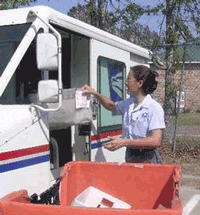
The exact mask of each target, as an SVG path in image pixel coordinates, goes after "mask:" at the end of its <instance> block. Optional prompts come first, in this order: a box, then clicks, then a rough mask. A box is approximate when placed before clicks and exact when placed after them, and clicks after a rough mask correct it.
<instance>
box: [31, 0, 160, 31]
mask: <svg viewBox="0 0 200 215" xmlns="http://www.w3.org/2000/svg"><path fill="white" fill-rule="evenodd" d="M133 1H135V3H137V4H140V5H141V6H147V5H156V4H158V3H160V2H163V0H150V1H149V0H133ZM78 3H80V4H84V3H85V1H84V0H49V1H48V0H37V2H36V3H32V4H30V6H36V5H46V6H49V7H51V8H53V9H55V10H57V11H60V12H62V13H65V14H66V13H67V12H69V10H70V9H71V8H72V7H74V6H77V4H78ZM121 3H122V4H123V0H121ZM160 21H161V20H160V17H157V18H155V17H154V18H153V17H142V18H141V19H140V20H139V23H140V24H142V25H148V26H149V29H150V30H151V31H156V32H159V27H158V26H159V23H160Z"/></svg>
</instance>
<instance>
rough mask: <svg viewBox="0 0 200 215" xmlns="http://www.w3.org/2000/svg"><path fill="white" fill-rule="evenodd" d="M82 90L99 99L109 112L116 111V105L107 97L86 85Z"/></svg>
mask: <svg viewBox="0 0 200 215" xmlns="http://www.w3.org/2000/svg"><path fill="white" fill-rule="evenodd" d="M82 89H83V90H84V93H85V94H92V95H93V96H94V97H95V98H96V99H98V100H99V101H100V102H101V104H102V105H103V107H104V108H106V109H107V110H110V111H115V110H116V106H115V103H114V102H113V101H111V100H110V99H109V98H107V97H106V96H103V95H101V94H100V93H98V92H97V91H95V90H94V89H92V88H91V87H89V86H88V85H85V86H84V87H83V88H82Z"/></svg>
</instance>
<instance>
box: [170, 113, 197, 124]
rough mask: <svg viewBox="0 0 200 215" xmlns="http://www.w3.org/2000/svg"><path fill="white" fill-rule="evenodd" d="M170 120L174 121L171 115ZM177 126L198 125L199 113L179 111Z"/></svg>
mask: <svg viewBox="0 0 200 215" xmlns="http://www.w3.org/2000/svg"><path fill="white" fill-rule="evenodd" d="M171 122H172V123H173V124H174V123H175V116H172V117H171ZM178 125H179V126H200V113H181V114H179V117H178Z"/></svg>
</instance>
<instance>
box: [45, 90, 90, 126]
mask: <svg viewBox="0 0 200 215" xmlns="http://www.w3.org/2000/svg"><path fill="white" fill-rule="evenodd" d="M81 93H82V90H81V89H80V88H79V89H77V88H72V89H64V90H63V92H62V96H63V100H62V106H61V108H60V109H59V110H57V111H51V112H49V113H48V117H49V126H50V128H53V129H64V128H67V127H69V126H72V125H76V124H81V123H84V122H90V121H92V108H91V102H90V97H88V96H83V97H81V98H79V99H82V100H77V99H78V98H76V96H77V95H78V96H80V95H81ZM76 103H77V104H76ZM57 106H58V104H56V103H49V104H48V107H49V108H54V107H57Z"/></svg>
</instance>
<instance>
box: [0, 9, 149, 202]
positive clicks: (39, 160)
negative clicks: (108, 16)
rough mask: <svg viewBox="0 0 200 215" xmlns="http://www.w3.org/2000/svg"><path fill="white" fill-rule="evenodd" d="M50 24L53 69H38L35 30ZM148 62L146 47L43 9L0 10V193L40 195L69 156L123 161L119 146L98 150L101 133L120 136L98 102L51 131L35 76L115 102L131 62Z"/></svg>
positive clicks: (46, 30) (117, 126)
mask: <svg viewBox="0 0 200 215" xmlns="http://www.w3.org/2000/svg"><path fill="white" fill-rule="evenodd" d="M51 26H52V28H51ZM53 28H54V29H56V31H57V32H58V34H59V36H61V41H60V42H61V44H60V45H61V48H59V50H58V55H59V54H60V56H62V59H61V58H60V59H61V61H60V65H58V67H59V69H58V70H59V71H60V73H59V72H58V71H48V70H45V71H40V70H39V69H38V68H37V62H36V61H37V60H36V55H37V48H36V41H37V34H38V33H53V32H52V29H53ZM58 40H59V39H58ZM58 43H59V42H58ZM49 45H50V44H49ZM61 49H62V53H61ZM149 59H150V56H149V51H148V50H147V49H144V48H141V47H139V46H137V45H134V44H132V43H130V42H127V41H125V40H123V39H120V38H118V37H116V36H113V35H111V34H109V33H106V32H104V31H102V30H100V29H97V28H95V27H93V26H90V25H88V24H86V23H83V22H81V21H79V20H76V19H74V18H71V17H69V16H67V15H65V14H62V13H60V12H57V11H55V10H53V9H51V8H49V7H45V6H36V7H29V8H21V9H13V10H5V11H0V65H1V66H0V96H1V97H0V198H1V197H2V196H4V195H6V194H7V193H10V192H12V191H15V190H19V189H27V190H28V192H29V195H31V194H33V193H41V192H43V191H44V190H45V189H47V188H48V187H50V186H51V185H52V183H53V182H54V181H55V180H56V179H57V178H58V177H59V176H60V168H61V167H62V166H63V165H64V163H67V162H69V161H72V160H74V161H75V160H76V161H77V160H80V161H84V160H85V161H100V162H125V148H122V149H120V150H117V151H115V152H110V151H108V150H106V149H104V148H103V147H102V145H103V143H104V142H105V141H107V136H115V135H120V134H121V124H122V118H121V116H116V115H114V114H112V113H110V112H108V111H106V110H105V109H104V108H102V107H100V106H99V108H98V109H96V111H95V113H94V116H93V119H92V121H90V122H89V124H88V123H86V124H85V123H84V124H83V125H81V124H74V125H72V126H70V127H63V125H62V126H59V125H58V126H57V127H53V128H52V127H51V126H50V123H49V120H48V116H49V115H48V114H49V112H50V111H44V110H41V109H39V108H38V106H41V104H39V103H38V101H37V94H38V82H39V81H41V80H48V79H56V80H58V83H59V81H61V79H62V88H63V90H67V89H71V88H81V87H82V86H83V85H84V84H88V85H90V86H91V87H93V88H94V89H95V90H98V91H99V92H100V93H102V94H104V95H106V96H108V97H110V98H111V99H113V100H114V101H119V100H121V99H124V98H125V97H126V92H125V91H126V89H125V79H126V75H127V73H128V72H129V69H130V67H131V66H134V65H137V64H143V65H147V66H148V62H149ZM40 60H42V59H40ZM58 64H59V63H58ZM59 75H60V76H61V77H60V76H59ZM59 92H61V89H60V88H59ZM36 103H37V106H36ZM54 105H55V104H54ZM95 105H96V104H92V106H94V107H92V108H94V109H95ZM50 106H51V107H53V104H50V103H49V104H44V103H43V108H44V107H45V108H51V107H50ZM52 112H53V110H52ZM85 125H86V126H85ZM89 127H91V131H90V129H88V128H89ZM88 132H89V133H88Z"/></svg>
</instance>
